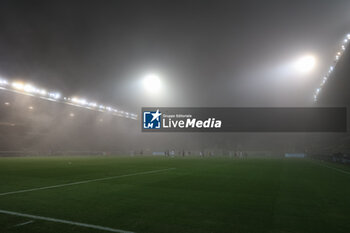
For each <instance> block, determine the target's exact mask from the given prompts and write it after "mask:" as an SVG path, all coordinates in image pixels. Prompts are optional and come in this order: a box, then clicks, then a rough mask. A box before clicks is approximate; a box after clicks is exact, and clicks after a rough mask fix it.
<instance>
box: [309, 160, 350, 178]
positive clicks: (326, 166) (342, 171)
mask: <svg viewBox="0 0 350 233" xmlns="http://www.w3.org/2000/svg"><path fill="white" fill-rule="evenodd" d="M312 163H314V164H317V165H318V166H320V167H325V168H328V169H332V170H334V171H337V172H341V173H344V174H347V175H350V172H348V171H345V170H343V169H339V168H336V167H331V166H328V165H325V164H322V163H320V162H315V161H312Z"/></svg>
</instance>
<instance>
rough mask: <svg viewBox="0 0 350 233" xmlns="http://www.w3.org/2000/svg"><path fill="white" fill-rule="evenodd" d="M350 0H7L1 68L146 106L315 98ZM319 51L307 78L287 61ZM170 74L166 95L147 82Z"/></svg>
mask: <svg viewBox="0 0 350 233" xmlns="http://www.w3.org/2000/svg"><path fill="white" fill-rule="evenodd" d="M349 12H350V2H349V1H329V0H325V1H321V0H318V1H1V3H0V76H3V77H5V78H8V79H11V80H13V79H22V80H24V81H31V82H33V83H34V84H36V85H38V86H42V87H45V88H48V89H56V90H59V91H61V92H63V93H64V94H65V95H67V96H71V95H78V96H82V97H87V98H90V99H94V100H97V101H100V102H104V103H108V104H112V105H114V106H117V107H118V106H119V107H121V108H123V109H126V110H129V111H134V112H138V111H139V110H140V107H141V106H156V105H161V106H193V107H201V106H212V107H234V106H310V105H312V93H313V92H314V90H315V88H316V87H317V86H318V84H319V83H320V80H321V78H322V75H323V74H324V73H325V72H326V71H327V70H328V68H329V65H330V63H331V61H332V59H333V57H334V54H335V52H336V49H337V48H338V47H339V44H340V43H341V40H342V38H343V36H344V35H345V34H347V33H348V32H349V31H350V26H349V25H350V14H349ZM307 53H312V54H313V55H315V56H316V58H317V66H316V69H315V70H314V71H313V72H312V73H311V74H308V75H306V76H305V75H304V76H302V77H301V75H300V74H297V73H295V72H292V71H288V72H287V73H286V71H284V70H283V67H284V66H285V64H288V63H290V62H292V61H294V60H295V59H296V58H298V57H300V56H302V55H304V54H307ZM148 73H156V74H158V75H159V77H160V78H161V80H162V83H163V86H164V90H163V92H162V95H161V96H152V97H151V96H149V95H147V93H145V92H144V90H143V89H142V87H141V85H140V83H141V81H140V80H142V79H143V77H144V76H145V75H146V74H148Z"/></svg>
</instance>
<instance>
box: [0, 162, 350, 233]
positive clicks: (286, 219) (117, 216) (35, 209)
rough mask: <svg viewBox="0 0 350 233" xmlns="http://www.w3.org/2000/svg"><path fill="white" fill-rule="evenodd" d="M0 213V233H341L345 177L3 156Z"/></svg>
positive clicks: (349, 223) (283, 165)
mask: <svg viewBox="0 0 350 233" xmlns="http://www.w3.org/2000/svg"><path fill="white" fill-rule="evenodd" d="M169 168H175V169H169ZM163 169H168V170H163ZM80 181H82V182H80ZM62 184H63V185H62ZM67 184H68V185H67ZM61 185H62V186H61ZM41 187H42V188H43V189H38V188H41ZM21 190H22V191H21ZM17 191H21V192H17ZM0 211H11V213H12V214H9V213H4V212H2V213H0V232H1V233H6V232H21V233H24V232H26V233H34V232H35V233H62V232H64V233H72V232H108V231H105V230H108V229H110V230H115V231H117V230H118V229H121V230H125V231H131V232H140V233H141V232H155V233H180V232H181V233H186V232H191V233H192V232H193V233H195V232H196V233H197V232H204V233H206V232H235V233H240V232H242V233H246V232H254V233H255V232H268V233H287V232H288V233H290V232H298V233H303V232H305V233H312V232H315V233H320V232H332V233H337V232H344V233H345V232H350V169H349V168H347V167H342V166H338V165H334V164H328V163H322V162H317V161H311V160H306V159H305V160H304V159H247V160H234V159H224V158H222V159H212V158H206V159H200V158H154V157H149V158H126V157H125V158H106V157H103V158H96V157H89V158H86V157H74V158H72V157H64V158H1V159H0ZM20 214H29V215H30V216H39V217H45V218H50V220H52V221H47V220H45V219H35V218H31V217H28V216H27V217H25V216H20ZM59 220H67V221H71V222H70V223H78V224H80V223H84V224H92V225H94V226H95V225H97V226H101V227H108V229H100V230H98V229H96V228H93V227H92V228H91V227H89V226H90V225H89V226H81V225H72V224H67V223H62V222H57V221H59Z"/></svg>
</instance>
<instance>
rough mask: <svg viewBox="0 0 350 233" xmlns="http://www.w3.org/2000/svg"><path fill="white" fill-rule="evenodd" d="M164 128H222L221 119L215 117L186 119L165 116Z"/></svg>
mask: <svg viewBox="0 0 350 233" xmlns="http://www.w3.org/2000/svg"><path fill="white" fill-rule="evenodd" d="M163 128H221V121H220V120H216V119H215V118H208V120H205V121H203V120H197V119H196V118H192V119H186V120H172V119H166V118H163Z"/></svg>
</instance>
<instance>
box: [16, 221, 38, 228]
mask: <svg viewBox="0 0 350 233" xmlns="http://www.w3.org/2000/svg"><path fill="white" fill-rule="evenodd" d="M33 222H34V220H30V221H27V222H22V223H19V224H16V225H14V226H13V227H21V226H24V225H27V224H30V223H33Z"/></svg>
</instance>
